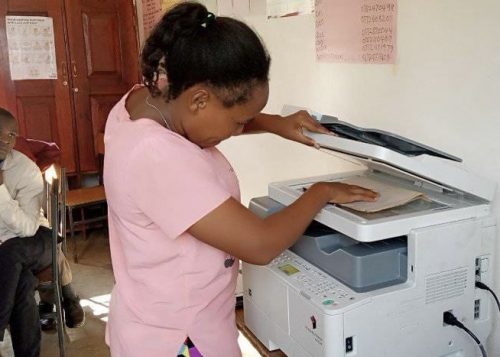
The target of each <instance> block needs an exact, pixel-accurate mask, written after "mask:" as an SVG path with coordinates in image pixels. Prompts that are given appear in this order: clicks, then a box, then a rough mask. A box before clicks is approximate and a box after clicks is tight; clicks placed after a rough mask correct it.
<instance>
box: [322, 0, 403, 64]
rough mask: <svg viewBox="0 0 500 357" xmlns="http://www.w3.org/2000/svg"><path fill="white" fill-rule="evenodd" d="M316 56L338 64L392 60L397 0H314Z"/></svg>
mask: <svg viewBox="0 0 500 357" xmlns="http://www.w3.org/2000/svg"><path fill="white" fill-rule="evenodd" d="M315 14H316V56H317V59H318V60H319V61H328V62H340V63H342V62H343V63H395V60H396V27H397V26H396V25H397V0H316V10H315Z"/></svg>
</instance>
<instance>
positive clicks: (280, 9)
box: [267, 0, 314, 19]
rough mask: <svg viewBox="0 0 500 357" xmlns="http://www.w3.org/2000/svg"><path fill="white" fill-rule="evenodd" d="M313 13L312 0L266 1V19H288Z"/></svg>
mask: <svg viewBox="0 0 500 357" xmlns="http://www.w3.org/2000/svg"><path fill="white" fill-rule="evenodd" d="M313 12H314V0H267V18H268V19H269V18H277V17H288V16H297V15H304V14H312V13H313Z"/></svg>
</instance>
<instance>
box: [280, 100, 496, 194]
mask: <svg viewBox="0 0 500 357" xmlns="http://www.w3.org/2000/svg"><path fill="white" fill-rule="evenodd" d="M298 109H303V108H297V107H292V106H285V107H284V108H283V114H284V115H287V114H290V113H294V112H296V111H297V110H298ZM311 114H312V115H313V116H316V117H317V119H320V122H321V124H323V125H324V126H326V127H327V128H328V129H329V130H331V131H333V132H335V133H336V134H337V135H338V136H333V135H327V134H318V133H312V132H309V131H307V132H305V135H307V136H309V137H311V138H312V139H314V140H315V141H316V142H317V143H318V144H319V145H320V146H321V147H322V148H324V149H327V150H328V151H329V152H331V151H333V152H334V153H340V154H345V155H348V156H349V157H350V158H349V159H350V160H351V161H352V160H353V161H357V162H359V163H361V164H363V165H365V166H367V167H368V168H370V169H372V170H377V171H381V172H385V173H387V174H389V175H392V176H399V177H407V178H408V179H412V180H414V181H415V179H416V181H417V182H415V183H416V184H418V183H419V182H420V183H421V184H422V185H424V184H426V186H429V185H430V186H434V187H436V188H438V189H445V190H449V191H458V192H462V193H467V194H471V195H474V196H477V197H480V198H482V199H485V200H488V201H492V200H493V197H494V194H495V184H494V183H493V182H492V181H489V180H486V179H483V178H481V177H478V176H476V175H473V174H471V173H470V172H468V171H467V170H466V169H465V168H464V167H463V165H461V164H460V162H461V161H462V160H461V159H459V158H457V157H455V156H452V155H449V154H447V153H444V152H442V151H440V150H437V149H434V148H431V147H429V146H426V145H423V144H419V143H417V142H415V141H413V140H410V139H407V138H404V137H402V136H399V135H396V134H392V133H389V132H386V131H382V130H376V129H364V128H360V127H356V126H354V125H352V124H349V123H346V122H342V121H340V120H338V119H337V118H335V117H331V116H326V115H318V114H316V113H311Z"/></svg>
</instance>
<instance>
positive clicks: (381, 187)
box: [341, 176, 428, 213]
mask: <svg viewBox="0 0 500 357" xmlns="http://www.w3.org/2000/svg"><path fill="white" fill-rule="evenodd" d="M342 183H346V184H349V185H356V186H360V187H364V188H368V189H370V190H372V191H375V192H377V193H378V194H379V197H378V199H377V200H376V201H374V202H353V203H346V204H341V206H343V207H348V208H350V209H353V210H356V211H360V212H370V213H371V212H378V211H382V210H385V209H389V208H394V207H398V206H402V205H404V204H406V203H408V202H411V201H415V200H418V199H428V198H427V197H426V196H425V194H423V193H422V192H418V191H412V190H408V189H405V188H401V187H396V186H391V185H388V184H385V183H382V182H380V181H376V180H373V179H370V178H369V177H366V176H356V177H352V178H348V179H346V180H345V181H342Z"/></svg>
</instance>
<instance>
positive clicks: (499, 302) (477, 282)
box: [476, 281, 500, 311]
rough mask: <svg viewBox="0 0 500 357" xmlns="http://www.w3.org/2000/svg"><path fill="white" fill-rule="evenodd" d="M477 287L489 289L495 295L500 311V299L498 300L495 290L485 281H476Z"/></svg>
mask: <svg viewBox="0 0 500 357" xmlns="http://www.w3.org/2000/svg"><path fill="white" fill-rule="evenodd" d="M476 288H479V289H483V290H487V291H489V292H490V293H491V295H493V297H494V298H495V301H496V302H497V307H498V311H500V301H498V297H497V295H496V294H495V293H494V292H493V290H491V289H490V288H489V287H488V285H486V284H484V283H482V282H480V281H476Z"/></svg>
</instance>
